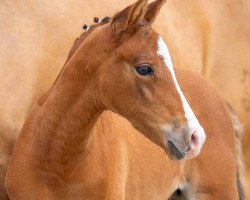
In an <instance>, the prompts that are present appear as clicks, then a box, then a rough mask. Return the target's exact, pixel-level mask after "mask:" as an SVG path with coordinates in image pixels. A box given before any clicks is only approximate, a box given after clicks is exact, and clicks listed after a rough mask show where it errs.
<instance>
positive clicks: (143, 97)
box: [6, 0, 239, 200]
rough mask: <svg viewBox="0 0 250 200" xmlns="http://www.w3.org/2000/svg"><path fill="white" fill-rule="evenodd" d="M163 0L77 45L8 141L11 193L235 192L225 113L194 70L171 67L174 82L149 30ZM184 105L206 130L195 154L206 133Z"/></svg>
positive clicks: (142, 195)
mask: <svg viewBox="0 0 250 200" xmlns="http://www.w3.org/2000/svg"><path fill="white" fill-rule="evenodd" d="M164 2H165V1H163V0H157V1H155V2H153V3H151V4H149V5H148V6H147V1H146V0H138V1H137V2H136V3H135V4H133V5H131V6H129V7H127V8H126V9H124V10H123V11H121V12H119V13H118V14H116V15H115V16H114V17H113V19H112V21H111V22H110V23H107V24H104V25H100V26H96V27H94V28H93V29H92V30H89V32H88V33H86V34H84V35H83V36H82V38H81V40H80V41H77V42H76V44H75V46H74V47H73V50H72V51H71V52H70V55H69V57H68V61H67V62H66V64H65V66H64V68H63V69H62V72H61V73H60V75H59V77H58V78H57V80H56V81H55V83H54V85H53V86H52V87H51V89H50V90H49V91H48V92H47V93H46V94H45V95H43V96H42V97H41V98H40V99H39V101H38V102H37V105H35V106H34V108H33V110H32V111H31V112H30V113H29V115H28V117H27V119H26V122H25V124H24V126H23V129H22V131H21V134H20V136H19V138H18V141H17V143H16V145H15V148H14V152H13V155H12V158H11V162H10V165H9V168H8V172H7V176H6V189H7V192H8V194H9V196H10V198H11V199H21V200H22V199H48V200H50V199H91V200H94V199H107V200H118V199H119V200H120V199H124V200H125V199H129V200H133V199H136V200H138V199H143V200H144V199H150V200H152V199H154V200H158V199H159V200H166V199H168V198H169V197H170V196H171V194H172V193H173V192H174V191H175V190H176V189H178V188H180V189H182V190H183V192H184V193H185V196H186V197H187V198H189V199H218V200H219V199H220V200H221V199H229V200H230V199H238V198H239V197H238V191H237V177H236V173H237V162H236V161H237V152H236V144H235V143H236V137H235V132H234V129H233V124H232V120H231V118H230V114H229V111H228V109H227V107H226V105H225V103H224V101H223V99H222V98H221V97H220V96H219V95H218V94H217V92H216V91H215V90H214V89H213V88H212V87H211V86H210V85H209V84H208V83H207V82H206V81H204V80H203V79H202V78H201V77H199V76H197V75H195V74H193V73H190V72H186V71H183V70H176V73H177V77H178V81H179V83H180V85H181V88H182V90H183V92H182V90H181V89H180V86H179V83H178V82H177V78H176V75H175V71H174V68H173V64H172V61H171V57H170V54H169V52H168V48H167V46H166V44H165V43H164V41H163V40H162V39H161V37H160V36H159V35H158V34H157V33H156V32H155V31H154V30H153V29H152V28H151V24H152V23H153V21H154V19H155V18H156V16H157V14H158V12H159V10H160V8H161V7H162V5H163V3H164ZM183 93H184V94H185V95H186V97H187V99H188V101H187V100H186V98H185V96H184V94H183ZM188 102H190V104H191V105H192V108H193V110H194V112H195V113H196V115H197V117H198V119H199V121H200V123H201V124H202V125H203V127H204V130H205V132H206V134H207V142H206V145H204V148H203V151H202V152H201V154H200V156H199V157H197V158H194V157H196V156H197V155H198V154H199V153H200V151H201V148H202V146H203V143H204V141H205V137H206V136H205V132H204V130H203V128H202V127H201V125H200V124H199V122H198V120H197V118H196V117H195V114H194V112H193V111H192V109H191V107H190V106H189V104H188ZM118 114H119V115H118ZM189 158H194V159H191V160H187V159H189ZM176 160H179V162H177V161H176Z"/></svg>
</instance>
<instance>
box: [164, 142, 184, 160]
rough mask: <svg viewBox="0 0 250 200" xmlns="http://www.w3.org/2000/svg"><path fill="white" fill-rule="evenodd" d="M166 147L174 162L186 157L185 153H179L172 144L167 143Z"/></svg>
mask: <svg viewBox="0 0 250 200" xmlns="http://www.w3.org/2000/svg"><path fill="white" fill-rule="evenodd" d="M168 146H169V150H170V154H171V156H172V157H174V158H175V159H176V160H181V159H183V158H184V157H185V156H186V153H184V152H181V151H179V150H178V149H177V148H176V146H175V145H174V143H173V142H171V141H168Z"/></svg>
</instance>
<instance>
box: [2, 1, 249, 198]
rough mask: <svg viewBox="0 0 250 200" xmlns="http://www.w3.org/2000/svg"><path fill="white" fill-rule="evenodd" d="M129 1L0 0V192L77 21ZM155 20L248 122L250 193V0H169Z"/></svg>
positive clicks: (179, 61)
mask: <svg viewBox="0 0 250 200" xmlns="http://www.w3.org/2000/svg"><path fill="white" fill-rule="evenodd" d="M134 1H135V0H63V1H61V0H25V1H24V0H11V1H9V0H0V200H2V199H5V198H6V197H5V192H4V190H3V177H4V174H5V170H6V166H7V164H8V160H9V157H10V154H11V151H12V148H13V145H14V143H15V140H16V138H17V136H18V133H19V132H20V129H21V127H22V124H23V122H24V119H25V115H26V113H27V111H28V110H29V109H30V108H31V107H32V105H33V103H34V102H35V101H36V100H37V98H38V97H39V96H40V95H41V94H43V93H44V92H45V91H46V90H47V89H48V88H49V86H50V85H51V84H52V82H53V81H54V79H55V78H56V76H57V75H58V73H59V71H60V69H61V68H62V66H63V64H64V62H65V60H66V57H67V54H68V50H69V49H70V48H71V46H72V44H73V42H74V40H75V39H76V38H77V37H78V36H79V35H80V34H81V33H82V32H83V31H84V30H82V26H83V25H84V24H88V25H91V24H93V23H94V22H93V18H94V17H99V18H103V17H106V16H112V15H113V14H114V13H115V12H116V11H119V10H120V9H121V8H124V7H125V6H127V5H129V4H130V3H133V2H134ZM154 27H155V29H156V30H157V31H158V32H159V33H161V35H162V36H163V37H164V39H165V41H166V42H167V44H168V46H169V48H170V52H171V54H172V58H173V61H174V65H175V67H179V68H185V69H190V70H193V71H196V72H199V73H200V74H202V75H203V76H204V77H205V78H206V79H207V80H208V81H210V82H212V83H213V84H214V85H215V86H216V88H217V89H218V90H219V91H220V93H221V94H222V95H223V96H224V98H225V99H226V100H227V101H228V102H230V103H231V104H232V106H233V107H234V109H235V111H236V113H237V115H238V117H239V118H240V120H241V122H242V124H243V126H244V130H245V132H244V136H243V138H242V150H243V155H244V164H245V172H244V181H245V186H246V191H247V193H249V194H250V192H249V190H250V187H249V186H250V145H249V144H250V0H220V1H217V0H210V1H207V0H168V2H167V3H166V5H165V6H164V8H163V11H162V12H161V14H160V16H159V17H158V19H157V21H156V23H155V25H154ZM218 134H219V133H218ZM248 196H249V195H248ZM248 199H250V198H248Z"/></svg>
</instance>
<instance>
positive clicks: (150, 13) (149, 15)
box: [144, 0, 166, 24]
mask: <svg viewBox="0 0 250 200" xmlns="http://www.w3.org/2000/svg"><path fill="white" fill-rule="evenodd" d="M165 2H166V0H156V1H154V2H152V3H150V4H148V8H147V12H146V14H145V16H144V19H145V20H146V21H148V22H149V23H150V24H152V23H153V22H154V21H155V19H156V17H157V15H158V14H159V12H160V10H161V8H162V6H163V5H164V3H165Z"/></svg>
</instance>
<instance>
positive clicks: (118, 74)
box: [69, 0, 205, 160]
mask: <svg viewBox="0 0 250 200" xmlns="http://www.w3.org/2000/svg"><path fill="white" fill-rule="evenodd" d="M164 2H165V1H164V0H157V1H155V2H153V3H151V4H149V5H147V1H146V0H138V1H137V2H136V3H135V4H133V5H131V6H129V7H127V8H126V9H124V10H122V11H121V12H119V13H117V14H116V15H115V16H114V17H113V18H112V19H111V21H110V22H108V23H105V24H103V25H98V26H95V27H94V28H93V29H92V30H90V31H89V34H87V36H86V35H84V36H82V37H83V38H84V40H82V42H81V45H79V44H77V46H79V48H78V49H77V51H76V53H75V55H74V56H73V57H74V58H75V59H77V60H80V63H81V66H82V70H83V72H82V73H84V74H85V77H88V82H87V86H88V85H91V88H92V92H93V93H92V96H93V99H92V100H93V102H94V104H95V105H98V109H100V110H101V111H102V110H105V109H109V110H112V111H114V112H116V113H118V114H120V115H122V116H124V117H125V118H127V119H128V120H129V121H130V122H131V123H132V124H133V126H134V127H135V128H136V129H138V130H139V131H140V132H142V133H143V134H144V135H145V136H146V137H148V138H149V139H150V140H152V141H153V142H154V143H156V144H157V145H159V146H161V147H162V148H163V149H164V150H165V151H166V152H167V153H168V155H169V156H170V157H171V158H172V159H178V160H180V159H182V158H184V157H185V158H192V157H195V156H197V155H198V154H199V152H200V150H201V147H202V145H203V143H204V141H205V133H204V131H203V129H202V127H201V126H200V125H199V122H198V120H197V119H196V117H195V115H194V113H193V111H192V109H191V108H190V106H189V104H188V102H187V101H186V99H185V97H184V95H183V93H182V91H181V89H180V87H179V85H178V82H177V79H176V76H175V71H174V68H173V64H172V61H171V57H170V54H169V51H168V48H167V46H166V44H165V42H164V41H163V39H162V38H161V37H160V36H159V34H158V33H157V32H156V31H154V30H153V29H152V28H151V24H152V23H153V21H154V20H155V18H156V16H157V14H158V12H159V11H160V8H161V7H162V5H163V4H164ZM85 34H86V33H85ZM78 43H79V42H78ZM74 51H75V50H74ZM69 62H70V61H69ZM87 86H86V87H87ZM93 86H94V87H93ZM93 88H95V90H93Z"/></svg>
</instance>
